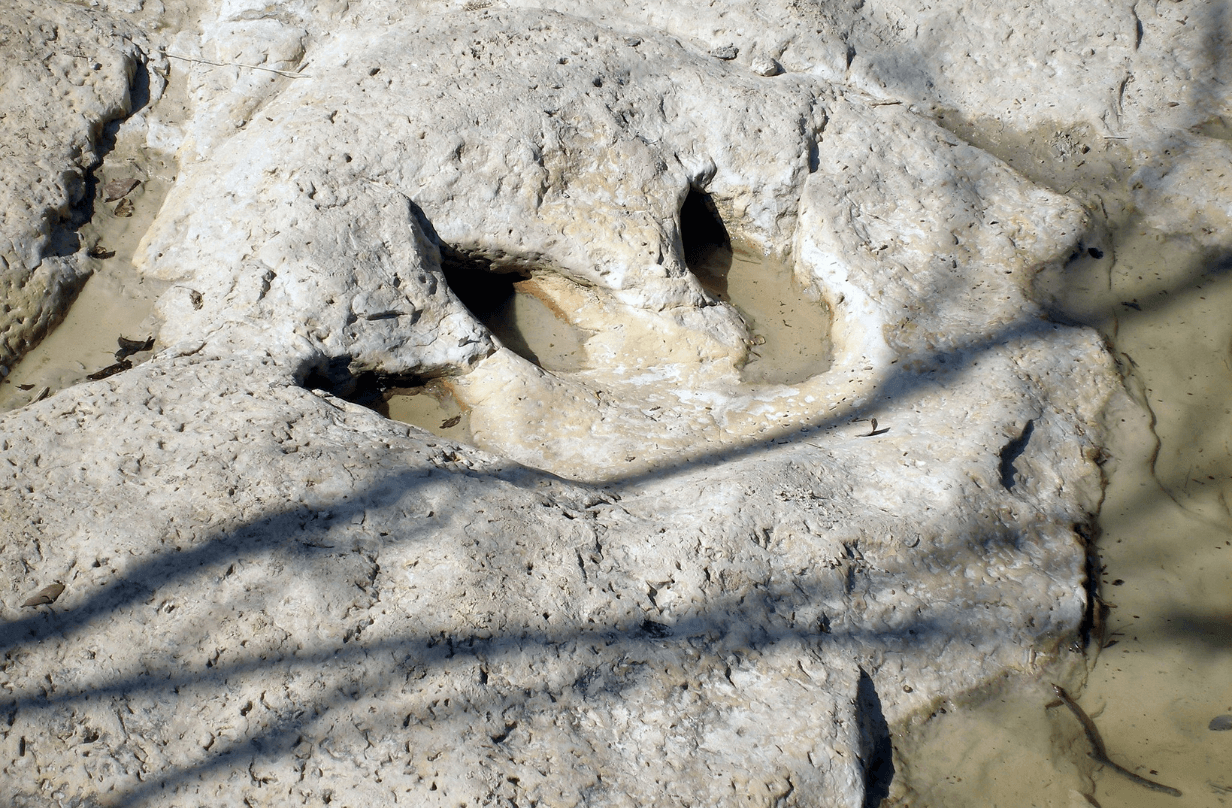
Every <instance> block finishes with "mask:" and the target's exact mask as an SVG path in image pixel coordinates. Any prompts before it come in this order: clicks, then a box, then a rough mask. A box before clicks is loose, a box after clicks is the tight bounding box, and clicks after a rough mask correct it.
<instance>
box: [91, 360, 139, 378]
mask: <svg viewBox="0 0 1232 808" xmlns="http://www.w3.org/2000/svg"><path fill="white" fill-rule="evenodd" d="M132 366H133V363H132V362H130V361H128V360H127V359H121V360H120V361H119V362H116V363H115V364H114V365H108V366H107V367H105V368H103V369H102V370H96V371H95V372H93V373H91V374H89V375H88V376H86V378H87V379H89V380H90V381H92V382H96V381H98V380H100V379H105V378H107V377H108V376H114V375H116V374H117V373H122V372H124V371H126V370H128V369H129V368H131V367H132Z"/></svg>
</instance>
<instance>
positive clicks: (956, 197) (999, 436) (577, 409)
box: [0, 2, 1115, 806]
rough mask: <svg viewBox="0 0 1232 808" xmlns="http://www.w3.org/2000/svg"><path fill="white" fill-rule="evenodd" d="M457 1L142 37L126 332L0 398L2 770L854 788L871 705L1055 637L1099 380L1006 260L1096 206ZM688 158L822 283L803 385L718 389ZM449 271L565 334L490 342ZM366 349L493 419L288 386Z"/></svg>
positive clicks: (27, 779)
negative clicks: (438, 426)
mask: <svg viewBox="0 0 1232 808" xmlns="http://www.w3.org/2000/svg"><path fill="white" fill-rule="evenodd" d="M137 5H140V4H137ZM149 5H150V4H148V3H147V4H145V5H144V6H142V7H141V8H140V9H134V10H133V13H134V14H135V15H136V18H137V19H138V20H139V21H142V20H144V21H145V22H146V23H147V24H148V22H149V20H150V16H149V15H151V14H153V12H152V11H150V10H149V9H147V8H146V6H149ZM481 6H482V4H470V5H469V6H467V9H454V10H451V11H448V12H447V13H425V12H424V11H423V10H422V9H417V8H413V7H408V6H405V5H404V4H384V3H379V2H374V3H368V4H364V3H354V4H351V7H349V8H348V9H346V10H345V11H343V10H341V9H339V8H335V7H333V6H332V5H326V4H322V5H318V6H314V7H313V8H312V9H308V8H305V7H303V6H300V5H297V4H285V5H277V6H268V7H267V6H264V5H262V6H259V7H258V5H257V4H253V3H243V2H228V3H223V4H221V5H220V6H219V8H218V9H217V10H214V9H212V8H210V7H206V6H204V5H203V6H202V8H201V10H200V13H201V14H202V17H203V19H202V21H201V29H200V31H199V32H194V31H191V30H189V31H185V32H181V33H179V34H178V35H177V36H175V37H174V38H173V39H172V38H171V37H168V40H169V41H168V42H163V43H161V44H160V45H159V47H165V48H166V51H167V53H168V54H171V53H173V52H175V53H178V54H179V55H180V56H182V57H185V58H194V59H202V60H206V61H212V62H225V63H226V62H233V63H242V64H245V65H249V66H250V67H244V68H239V67H221V68H220V67H217V66H216V65H210V64H205V63H203V62H201V61H198V62H185V61H179V62H177V61H175V60H173V62H172V63H173V65H175V66H179V67H181V68H183V69H185V70H188V71H189V72H190V73H191V76H190V80H189V81H188V82H187V84H188V86H189V89H190V92H191V95H192V97H193V100H194V106H193V114H192V115H191V116H190V118H189V119H188V120H187V121H184V122H181V123H179V124H177V126H179V127H181V128H180V129H179V130H176V131H183V132H184V142H183V145H182V148H181V152H180V155H179V158H180V161H181V166H180V174H179V176H178V178H177V181H176V185H175V187H174V188H173V189H172V191H171V192H170V194H169V196H168V198H167V201H166V203H165V205H164V207H163V209H162V211H161V212H160V213H159V215H158V217H157V219H156V221H155V223H154V225H153V226H152V228H151V230H150V232H149V233H148V234H147V235H146V238H145V240H144V243H143V249H142V255H141V257H140V261H139V265H140V268H141V270H142V271H143V272H146V273H148V274H149V275H150V276H152V277H158V278H160V279H163V280H166V281H170V282H172V284H173V285H172V287H171V288H170V290H169V291H168V292H167V293H166V294H165V295H164V297H163V298H162V300H161V301H160V303H159V312H160V314H161V317H162V325H161V331H160V333H159V334H158V339H159V346H160V348H161V351H160V352H159V353H158V354H157V355H156V356H155V357H154V358H153V359H151V360H150V361H149V362H146V363H145V364H141V365H139V366H138V367H136V368H133V369H132V370H129V371H126V372H124V373H120V374H118V375H116V376H113V377H111V378H109V379H105V380H102V381H97V382H92V383H89V384H84V385H80V386H78V387H74V388H71V389H68V390H65V391H63V392H60V393H59V394H57V395H55V396H52V397H51V398H50V399H48V400H45V401H41V402H38V403H35V404H32V405H30V406H28V407H25V408H23V409H21V410H19V411H16V412H12V413H9V414H6V415H4V416H2V417H0V452H2V453H3V458H4V460H5V463H4V464H3V465H0V471H2V475H3V476H0V516H2V517H3V521H2V525H3V528H2V529H3V531H4V533H3V537H2V541H0V565H2V568H3V575H4V577H3V579H2V580H3V593H4V594H3V597H2V598H0V600H2V602H3V618H4V620H5V623H4V624H3V626H0V646H2V651H3V654H4V656H3V659H2V660H0V665H2V666H3V667H2V671H3V677H4V679H3V687H4V693H3V695H2V700H0V719H3V720H0V783H2V784H3V786H4V790H5V792H6V793H10V794H13V795H16V796H15V799H16V800H17V801H18V803H19V804H23V803H24V804H32V805H33V804H46V803H47V802H48V801H62V802H65V803H76V804H85V805H90V804H125V805H129V804H133V805H136V804H148V805H180V804H191V803H197V802H211V803H220V804H240V803H243V802H245V801H247V802H248V803H250V804H271V805H274V804H278V805H282V804H287V803H302V804H308V805H325V804H339V803H341V804H358V803H362V802H366V803H372V804H383V805H384V804H411V805H442V806H444V805H450V806H452V805H458V804H460V803H466V804H492V803H497V802H500V801H506V802H512V803H513V804H536V803H538V804H554V805H596V806H597V805H611V806H626V805H627V806H634V805H639V806H640V805H678V804H688V803H695V804H705V805H827V806H830V805H852V806H855V805H862V804H865V800H866V796H867V795H868V794H876V793H878V792H877V790H878V789H879V788H882V787H883V786H884V783H881V782H878V781H877V777H878V776H879V775H878V774H877V772H883V773H884V771H885V769H886V765H885V764H886V761H885V760H883V759H880V758H879V755H881V754H883V753H882V752H879V751H878V750H882V749H884V746H885V743H886V742H887V738H886V737H885V730H884V727H886V725H887V722H888V724H889V726H901V725H902V724H903V723H904V722H905V721H906V720H907V719H908V718H910V717H911V716H914V715H920V714H924V713H927V712H928V711H929V710H931V709H933V708H934V707H935V706H936V705H937V704H939V703H940V702H941V701H942V700H944V699H947V698H951V697H954V696H957V695H960V694H961V693H962V692H964V691H968V690H971V689H974V688H977V687H980V686H981V685H983V684H985V683H987V682H988V681H990V680H992V679H994V678H996V677H998V676H1001V675H1003V674H1005V673H1006V672H1007V671H1025V672H1031V671H1034V670H1036V669H1037V666H1038V664H1039V660H1041V659H1044V658H1047V657H1049V656H1050V655H1052V654H1054V653H1055V652H1056V651H1057V649H1058V648H1063V647H1065V646H1068V645H1069V644H1070V643H1071V642H1073V641H1074V639H1075V638H1076V636H1077V632H1078V630H1079V626H1080V624H1081V622H1082V620H1083V616H1084V614H1085V613H1086V610H1087V607H1088V602H1087V594H1086V589H1085V586H1086V580H1085V565H1086V563H1087V559H1086V548H1085V544H1084V540H1083V537H1082V536H1081V535H1080V531H1078V530H1076V527H1075V526H1076V525H1079V526H1080V525H1081V524H1082V523H1084V522H1085V521H1086V520H1088V519H1089V518H1090V515H1091V513H1092V512H1093V511H1094V510H1095V509H1096V508H1097V507H1098V503H1099V498H1100V493H1101V478H1100V474H1099V470H1098V467H1097V466H1096V464H1095V462H1094V458H1095V457H1096V456H1097V453H1098V448H1099V441H1100V436H1099V434H1098V430H1097V428H1096V426H1095V422H1096V416H1097V414H1098V412H1099V411H1100V409H1101V407H1102V405H1103V402H1104V401H1105V399H1107V397H1108V396H1110V395H1112V394H1113V391H1114V390H1115V376H1114V374H1113V372H1112V369H1111V366H1110V363H1109V360H1108V357H1107V356H1106V354H1105V352H1104V348H1103V346H1102V344H1101V342H1100V341H1099V339H1098V338H1096V337H1095V336H1094V335H1093V334H1091V333H1089V332H1086V331H1083V330H1080V329H1073V328H1066V327H1062V326H1059V325H1056V324H1054V323H1050V322H1048V321H1046V320H1045V319H1043V317H1042V314H1041V310H1040V308H1039V307H1038V306H1037V305H1036V304H1035V303H1034V302H1032V300H1031V299H1030V296H1029V294H1028V290H1029V289H1030V285H1031V282H1032V279H1033V276H1034V275H1035V274H1036V273H1037V272H1039V271H1041V270H1043V269H1054V270H1055V269H1057V268H1058V267H1060V266H1062V265H1063V264H1064V262H1065V261H1066V259H1067V258H1068V257H1069V256H1070V255H1071V254H1072V253H1073V252H1074V251H1075V249H1076V247H1077V245H1078V244H1079V243H1080V240H1081V239H1082V238H1083V236H1084V234H1085V231H1086V228H1088V227H1089V221H1088V218H1087V217H1086V215H1085V213H1084V211H1083V210H1082V208H1081V207H1080V206H1078V205H1077V204H1076V203H1075V202H1073V201H1072V200H1070V199H1068V198H1066V197H1064V196H1062V195H1059V194H1056V193H1053V192H1050V191H1047V190H1045V189H1042V188H1040V187H1038V186H1035V185H1032V184H1031V183H1030V182H1028V181H1027V180H1025V179H1024V178H1023V177H1022V176H1020V175H1018V174H1016V173H1015V172H1013V171H1012V170H1010V169H1009V168H1008V167H1006V166H1005V165H1004V164H1003V163H1001V162H999V161H998V160H996V159H995V158H993V157H991V156H990V155H988V154H986V153H984V152H981V151H980V150H978V149H976V148H973V147H971V146H969V145H967V144H966V143H964V142H962V141H961V140H959V139H957V138H955V137H954V136H953V135H951V134H950V133H949V132H947V131H946V130H944V129H942V128H941V127H940V126H938V125H937V124H936V123H934V122H932V121H930V120H928V119H926V118H924V117H922V116H921V115H919V114H918V112H917V111H913V110H910V109H907V108H905V105H899V104H886V103H884V101H883V100H879V99H877V98H874V97H872V96H870V95H869V94H868V93H867V92H863V91H858V90H854V89H853V88H852V87H850V86H843V85H841V84H834V83H831V82H830V81H829V80H827V79H824V78H823V77H819V75H815V74H814V75H806V74H802V73H799V72H795V73H792V72H787V73H779V72H778V71H777V70H773V69H765V65H763V64H761V63H760V62H758V63H756V64H755V60H757V59H762V58H774V59H780V58H781V59H782V62H781V64H782V66H784V67H787V68H788V70H789V71H791V70H793V62H792V60H791V59H789V58H788V56H787V53H788V51H786V50H779V51H778V52H777V53H771V52H770V50H768V49H766V48H763V47H761V46H758V47H753V46H751V45H750V44H749V43H748V42H746V41H744V40H741V41H738V42H732V43H723V42H702V43H700V44H699V42H698V41H696V40H685V39H681V40H676V39H673V38H672V37H671V36H670V35H665V34H664V33H663V32H662V31H661V30H655V29H656V28H657V27H661V28H666V29H669V30H671V31H672V33H673V34H676V35H679V31H678V30H677V29H676V28H673V26H676V25H678V24H680V20H681V19H683V18H681V17H680V16H679V15H676V16H672V15H669V16H672V19H674V20H676V22H674V23H672V24H671V25H669V24H667V23H666V22H664V21H662V20H659V21H656V18H654V15H653V14H651V15H650V16H651V18H650V19H643V20H641V21H640V22H637V23H636V24H634V23H633V22H630V20H629V19H628V18H620V19H618V20H616V21H607V20H602V19H598V18H597V17H598V15H594V16H596V19H592V20H586V19H580V18H578V17H575V16H569V15H567V14H563V13H558V12H549V11H540V10H496V9H486V8H483V7H481ZM54 8H59V7H58V6H57V7H54ZM434 10H436V11H440V9H435V8H434ZM57 13H63V14H66V15H71V14H76V13H77V12H76V11H72V10H66V9H61V11H60V12H57ZM646 13H647V14H650V12H646ZM741 13H743V12H741ZM142 14H144V15H146V16H145V17H142V16H141V15H142ZM697 25H700V23H697ZM771 33H772V32H771ZM789 33H790V32H789ZM767 36H769V33H768V34H767ZM791 36H792V37H797V38H798V36H799V32H798V31H797V32H795V33H792V34H791ZM262 37H265V39H264V40H263V39H262ZM263 41H266V42H268V43H270V44H269V45H268V47H266V46H263V45H262V44H261V43H262V42H263ZM727 44H731V45H733V48H734V50H735V58H734V59H727V58H717V57H716V56H715V55H712V53H711V51H712V50H714V49H715V48H723V47H725V45H727ZM263 48H264V49H263ZM156 52H157V51H156V50H153V49H152V50H151V53H152V54H153V53H156ZM728 54H729V52H728V51H723V52H722V53H721V54H720V55H722V56H724V57H726V56H727V55H728ZM135 58H137V57H135ZM842 58H843V59H846V56H844V57H842ZM776 64H778V62H776ZM253 65H255V66H262V67H266V68H269V70H264V71H261V70H255V69H254V68H253V67H251V66H253ZM758 65H760V67H759V66H758ZM796 67H798V65H796ZM271 71H280V72H271ZM258 74H259V75H258ZM241 76H242V79H241V80H239V81H230V82H228V81H227V80H226V79H227V78H228V77H235V78H238V77H241ZM151 115H154V116H157V107H156V108H155V109H154V110H152V111H151ZM103 117H104V116H99V117H98V118H97V119H98V120H102V119H103ZM172 129H174V127H173V128H172ZM172 129H168V128H166V127H164V128H162V129H160V130H159V133H158V135H157V136H158V137H159V138H165V137H166V136H167V132H168V131H172ZM151 136H152V137H153V136H154V132H153V129H151ZM31 182H33V181H31ZM690 192H694V193H705V194H707V195H709V197H710V198H711V199H712V200H713V201H714V203H715V206H716V208H717V210H718V212H719V215H720V217H721V218H722V220H723V223H724V225H725V226H726V228H727V229H728V231H729V232H730V233H732V234H733V235H734V236H737V237H739V238H741V239H743V240H744V241H745V242H747V243H751V244H753V245H755V246H757V247H759V248H761V249H763V250H764V251H766V252H771V253H774V254H775V255H777V256H779V257H780V258H782V259H783V260H785V261H787V262H788V263H789V264H790V266H791V268H792V272H793V274H794V277H795V280H796V283H797V284H798V285H799V288H800V291H801V294H804V293H806V292H808V293H810V294H815V295H816V296H818V297H819V298H820V301H821V302H819V303H818V305H822V304H823V303H824V305H825V306H826V307H827V310H828V311H829V312H830V313H831V316H832V327H831V329H830V334H829V339H831V340H832V342H833V354H834V361H833V363H832V365H831V367H830V369H829V370H827V371H826V372H824V373H822V374H820V375H818V376H816V377H814V378H812V379H808V380H806V381H804V382H801V383H799V384H792V385H785V384H779V385H773V384H767V385H748V384H744V383H742V382H741V380H740V376H739V369H740V365H741V363H742V362H743V361H745V359H746V357H747V351H748V350H749V348H750V340H749V339H748V337H749V335H748V333H747V331H746V329H745V325H744V323H743V321H742V319H741V317H740V314H739V312H738V311H737V310H735V309H734V308H732V307H730V306H728V305H726V304H723V303H721V302H720V301H718V300H716V299H715V298H713V297H712V296H710V295H709V294H708V293H707V292H705V291H704V290H703V288H702V286H701V285H700V283H699V282H698V281H697V279H696V278H695V277H694V276H693V275H692V274H691V273H690V272H689V270H688V267H687V266H686V262H685V256H684V250H683V236H682V233H681V228H682V226H683V225H682V221H681V218H680V210H681V206H682V204H683V203H684V201H685V199H686V196H687V195H688V194H689V193H690ZM6 232H7V231H6ZM463 259H465V260H471V261H479V262H484V263H487V264H490V266H491V267H493V268H495V269H497V270H507V271H514V272H519V273H525V274H529V275H531V277H532V280H533V282H535V283H536V284H538V287H537V288H538V289H539V290H540V292H541V294H543V295H544V296H545V297H546V298H548V299H549V300H551V301H553V302H554V303H555V304H557V306H558V308H559V310H560V311H562V312H563V313H564V315H563V316H565V317H567V318H569V319H570V320H571V322H572V324H573V325H575V326H577V327H578V328H579V329H581V331H583V332H584V333H585V334H586V338H585V345H584V352H585V359H586V362H585V364H584V366H583V368H582V369H581V370H578V371H572V372H568V373H565V372H561V373H549V372H547V371H544V370H543V369H541V368H539V367H536V366H535V365H533V364H531V363H530V362H528V361H526V360H524V359H522V358H521V357H519V356H517V355H515V354H513V353H512V352H511V351H509V350H508V349H507V348H505V347H503V346H502V345H501V344H500V341H499V340H498V339H496V338H494V337H493V336H492V334H491V333H490V332H489V331H488V329H487V327H486V326H484V325H483V324H482V323H481V322H480V321H479V320H477V319H476V318H475V317H474V316H473V315H472V314H471V312H469V311H468V310H467V309H466V307H465V306H464V305H463V304H462V303H461V302H460V300H459V297H458V295H457V294H456V290H453V289H451V288H450V286H449V283H448V281H447V278H446V274H445V272H444V269H443V267H442V265H443V264H444V263H447V262H448V261H450V260H463ZM819 338H820V337H819ZM369 371H375V372H380V373H384V374H391V375H410V376H419V377H430V376H444V377H447V378H448V379H449V381H450V384H451V385H453V387H454V389H455V391H456V393H457V395H458V397H459V399H460V400H462V401H463V402H464V403H465V404H466V405H467V406H468V407H470V408H471V418H472V424H474V425H475V428H474V437H475V441H476V443H477V444H478V447H476V446H467V445H459V444H456V443H454V442H451V441H448V440H444V439H440V438H434V437H432V436H431V435H428V434H426V433H425V432H423V431H422V430H419V429H417V428H414V427H409V426H406V425H401V424H397V423H395V422H391V421H388V420H386V419H384V418H381V417H380V416H379V415H377V414H376V413H374V412H372V411H370V410H367V409H364V408H362V407H359V406H357V405H354V404H350V403H348V402H346V401H344V400H342V399H341V398H338V397H335V396H334V395H331V394H330V393H328V392H324V391H323V390H316V391H313V390H308V389H305V388H306V387H307V386H308V384H307V380H308V378H309V377H310V376H312V377H314V378H315V380H316V381H315V382H314V383H318V384H320V383H322V382H321V381H320V380H321V379H322V378H326V381H327V382H329V383H330V384H335V385H336V387H335V389H336V390H337V391H339V392H343V391H345V390H346V389H347V388H346V385H347V381H348V380H349V379H350V378H351V377H352V376H354V375H358V374H361V373H364V372H369ZM874 418H875V419H877V423H876V424H874V422H873V421H872V419H874ZM55 581H58V582H60V583H61V584H63V585H64V587H65V589H64V591H63V593H62V594H61V595H60V596H59V598H58V599H57V600H56V602H55V603H53V604H51V605H49V606H38V607H28V608H27V607H22V606H21V604H22V603H23V602H25V600H26V599H27V598H29V597H30V596H31V595H32V594H34V593H35V592H37V591H39V590H40V589H41V588H42V587H44V586H46V585H48V584H50V583H52V582H55ZM879 728H880V729H879Z"/></svg>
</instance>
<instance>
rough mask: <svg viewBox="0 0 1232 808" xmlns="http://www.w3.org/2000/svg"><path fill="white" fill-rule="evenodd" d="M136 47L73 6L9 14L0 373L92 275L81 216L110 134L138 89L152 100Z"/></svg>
mask: <svg viewBox="0 0 1232 808" xmlns="http://www.w3.org/2000/svg"><path fill="white" fill-rule="evenodd" d="M134 38H137V39H140V38H141V32H140V31H139V30H138V29H135V28H133V27H131V26H129V25H126V24H125V23H124V22H123V21H120V20H115V19H112V18H109V17H107V16H105V15H101V14H98V13H93V12H90V11H87V10H85V9H81V8H76V7H73V6H68V5H65V4H60V3H55V4H47V3H42V2H31V1H30V0H14V2H11V3H5V5H4V7H3V8H0V53H3V54H4V58H3V61H0V110H3V114H0V298H2V299H3V300H4V307H3V311H2V312H0V375H7V374H8V372H9V368H10V367H11V366H12V364H13V363H14V362H16V361H17V360H18V359H20V358H21V357H22V355H23V354H24V353H25V352H26V350H27V349H28V348H29V347H30V346H31V345H33V344H35V343H37V342H38V341H39V340H40V339H41V338H42V337H43V335H44V334H46V333H47V331H48V330H49V329H50V328H51V327H53V326H54V325H55V324H56V323H57V322H58V321H59V319H60V317H61V316H62V315H63V312H64V309H65V307H66V306H67V305H68V302H69V301H70V300H71V299H72V296H73V295H74V294H76V292H77V289H78V288H79V287H80V285H81V284H82V282H84V280H85V278H86V277H87V276H88V274H89V268H88V267H87V266H86V261H85V260H84V259H85V256H84V254H83V253H84V250H82V249H80V247H81V245H80V244H79V243H78V240H77V238H76V235H75V233H74V232H73V228H74V227H75V226H79V225H80V224H81V223H82V221H84V219H80V218H79V220H78V221H76V222H73V221H72V220H73V219H74V218H75V217H80V215H81V214H80V212H75V211H74V208H75V207H76V206H78V205H80V204H81V203H82V202H83V201H84V200H85V199H86V198H87V187H88V186H89V187H92V186H90V185H89V181H88V177H87V175H88V174H89V172H90V171H91V170H92V169H94V168H95V167H96V166H97V165H98V162H99V141H100V139H101V138H102V136H103V128H104V126H105V125H106V124H107V123H109V122H111V121H115V120H117V119H119V118H122V117H123V116H125V115H127V114H128V113H129V112H131V111H132V108H133V92H132V90H133V88H134V86H137V87H139V88H140V92H141V94H142V95H144V96H146V97H148V95H149V93H150V84H151V83H150V80H149V78H148V76H147V74H146V68H145V64H146V61H147V59H146V55H145V52H144V51H142V49H141V48H140V47H139V45H138V43H137V41H136V40H135V39H134ZM155 61H157V57H155ZM139 79H140V80H139ZM157 81H158V78H157V76H156V77H155V79H154V82H155V86H157ZM142 100H143V101H144V100H145V99H144V98H143V99H142Z"/></svg>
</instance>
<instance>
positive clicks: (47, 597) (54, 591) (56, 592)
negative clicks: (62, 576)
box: [21, 582, 64, 606]
mask: <svg viewBox="0 0 1232 808" xmlns="http://www.w3.org/2000/svg"><path fill="white" fill-rule="evenodd" d="M63 591H64V584H62V583H59V582H56V583H54V584H49V585H48V586H45V587H43V588H42V589H40V590H39V591H38V592H36V593H35V594H34V597H32V598H30V599H29V600H27V601H26V602H25V603H23V604H21V605H22V606H50V605H51V604H53V603H55V602H56V598H58V597H60V593H62V592H63Z"/></svg>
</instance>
